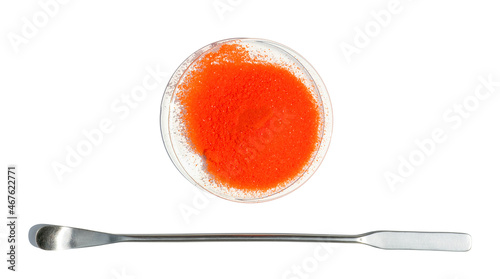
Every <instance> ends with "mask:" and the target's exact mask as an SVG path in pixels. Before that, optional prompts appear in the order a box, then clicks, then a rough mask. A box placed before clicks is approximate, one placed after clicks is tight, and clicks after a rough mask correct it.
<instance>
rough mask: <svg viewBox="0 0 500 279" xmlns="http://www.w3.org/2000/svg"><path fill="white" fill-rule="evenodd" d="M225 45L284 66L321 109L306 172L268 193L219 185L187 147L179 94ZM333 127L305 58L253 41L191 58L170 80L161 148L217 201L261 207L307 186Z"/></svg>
mask: <svg viewBox="0 0 500 279" xmlns="http://www.w3.org/2000/svg"><path fill="white" fill-rule="evenodd" d="M224 44H239V45H242V46H244V47H245V48H246V49H247V50H248V51H249V53H250V55H251V56H256V57H257V56H258V57H261V56H262V54H263V53H265V57H266V60H267V61H268V62H271V63H274V62H276V63H280V65H283V66H284V67H286V68H287V69H288V70H289V71H290V72H292V73H293V74H294V75H296V76H297V77H299V78H300V79H301V80H302V82H303V83H304V84H305V85H306V86H307V87H308V88H309V91H310V92H311V94H312V97H313V98H314V99H315V101H316V102H317V104H318V112H319V116H320V124H319V127H318V140H319V141H318V144H317V147H316V150H315V151H314V153H313V154H312V156H311V159H310V160H309V162H308V163H307V164H306V166H305V167H304V168H303V170H302V171H301V172H300V173H299V174H298V175H297V176H296V177H294V178H293V179H291V180H289V181H288V182H286V183H284V184H283V185H278V186H277V187H275V188H272V189H269V190H266V191H259V190H255V191H247V190H240V189H236V188H232V187H229V186H227V185H224V184H221V183H218V182H216V181H215V180H214V179H212V177H211V175H210V173H208V172H207V171H206V168H205V163H204V158H203V156H200V155H198V154H197V153H195V152H194V151H193V149H192V147H191V146H190V144H189V139H188V138H187V136H186V133H185V132H184V125H183V121H182V117H181V115H182V111H183V108H182V106H181V104H180V102H179V99H178V97H177V95H176V94H178V92H179V90H180V89H179V85H180V84H182V82H183V78H185V76H186V74H187V73H189V72H190V71H193V70H195V66H194V65H195V64H196V61H197V60H199V59H200V58H202V57H204V56H205V54H207V53H210V52H212V51H214V50H216V49H218V48H219V47H220V46H221V45H224ZM332 125H333V115H332V108H331V103H330V98H329V96H328V92H327V90H326V87H325V85H324V84H323V81H322V80H321V78H320V76H319V75H318V73H317V72H316V71H315V70H314V68H313V67H312V66H311V64H309V63H308V62H307V61H306V60H305V59H304V58H303V57H302V56H300V55H299V54H298V53H296V52H295V51H293V50H292V49H290V48H288V47H286V46H284V45H281V44H279V43H276V42H273V41H269V40H263V39H250V38H236V39H226V40H221V41H217V42H214V43H212V44H209V45H207V46H205V47H203V48H201V49H199V50H198V51H196V52H194V53H193V54H191V55H190V56H189V57H188V58H187V59H186V60H185V61H184V62H183V63H182V64H181V65H180V66H179V67H178V68H177V70H176V71H175V72H174V74H173V75H172V77H171V79H170V81H169V83H168V85H167V88H166V89H165V93H164V95H163V100H162V104H161V113H160V126H161V134H162V137H163V143H164V144H165V148H166V149H167V152H168V155H169V156H170V159H171V160H172V162H173V163H174V165H175V166H176V167H177V169H178V170H179V171H180V172H181V173H182V175H184V177H185V178H186V179H187V180H189V181H190V182H191V183H192V184H194V185H196V186H198V187H200V188H201V189H204V190H206V191H208V192H210V193H212V194H214V195H216V196H218V197H221V198H224V199H227V200H231V201H237V202H262V201H268V200H272V199H276V198H278V197H282V196H284V195H286V194H288V193H290V192H292V191H294V190H296V189H297V188H298V187H300V186H301V185H302V184H304V183H305V182H306V181H307V180H308V179H309V178H310V177H311V176H312V175H313V173H314V172H315V171H316V170H317V169H318V167H319V165H320V164H321V162H322V160H323V158H324V156H325V154H326V152H327V150H328V145H329V143H330V139H331V134H332Z"/></svg>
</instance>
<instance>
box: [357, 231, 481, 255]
mask: <svg viewBox="0 0 500 279" xmlns="http://www.w3.org/2000/svg"><path fill="white" fill-rule="evenodd" d="M360 241H361V242H362V243H364V244H367V245H370V246H373V247H377V248H381V249H388V250H426V251H450V252H467V251H469V250H470V249H471V248H472V237H471V236H470V235H469V234H466V233H455V232H400V231H375V232H371V233H368V234H366V235H364V236H363V237H361V239H360Z"/></svg>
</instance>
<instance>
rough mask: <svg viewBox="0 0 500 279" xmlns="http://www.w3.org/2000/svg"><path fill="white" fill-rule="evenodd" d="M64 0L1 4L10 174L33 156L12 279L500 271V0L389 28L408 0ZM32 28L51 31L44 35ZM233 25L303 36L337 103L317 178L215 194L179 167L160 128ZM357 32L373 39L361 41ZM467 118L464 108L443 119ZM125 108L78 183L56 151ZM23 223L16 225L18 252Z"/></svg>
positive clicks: (4, 143)
mask: <svg viewBox="0 0 500 279" xmlns="http://www.w3.org/2000/svg"><path fill="white" fill-rule="evenodd" d="M47 2H50V1H48V0H40V1H3V2H2V4H0V34H1V35H2V36H1V40H0V77H1V80H0V92H1V96H2V97H1V102H0V114H1V118H0V121H1V126H0V127H1V139H0V141H1V145H0V151H1V153H0V161H1V164H0V166H2V168H4V170H5V173H6V167H7V165H8V164H17V166H18V174H19V178H18V182H19V188H18V207H17V213H18V216H19V220H18V222H19V227H18V236H17V237H18V246H19V250H18V266H17V269H18V272H16V273H14V272H10V271H7V263H6V262H5V261H4V260H2V264H1V266H0V267H1V273H0V274H2V275H1V277H2V278H35V277H42V278H45V277H48V276H51V278H108V279H112V278H117V279H124V278H126V279H131V278H195V277H196V278H440V279H465V278H498V277H499V276H500V270H499V269H498V256H497V253H498V251H499V249H500V245H499V243H498V241H496V238H497V236H498V234H499V233H500V225H499V221H498V212H499V209H500V205H499V202H498V187H499V186H500V178H499V176H498V171H499V167H500V161H499V159H498V158H500V145H499V142H500V132H499V123H500V122H499V120H500V109H499V106H500V96H499V95H500V87H499V86H496V87H493V92H492V93H491V94H489V96H487V97H484V96H483V98H482V99H483V100H478V99H477V98H476V97H474V92H475V89H476V88H477V87H481V86H482V85H481V82H480V81H479V79H480V77H483V78H486V79H487V78H488V77H489V76H491V77H490V78H491V79H492V80H494V81H500V63H499V62H500V52H499V51H498V50H499V49H500V36H499V33H498V28H499V27H500V17H499V16H498V11H499V9H500V4H499V3H498V1H428V0H427V1H425V0H421V1H409V0H401V1H400V2H397V3H396V4H394V5H396V6H397V9H396V10H397V11H396V12H395V13H392V14H391V18H390V20H389V19H387V18H386V22H384V25H386V26H381V25H380V23H375V22H376V21H374V20H375V19H374V15H373V14H374V13H375V14H380V13H382V14H384V12H380V11H381V10H384V11H388V10H391V11H392V8H388V5H392V4H389V3H390V1H388V0H377V1H336V2H333V1H324V2H320V1H316V2H314V1H302V2H301V1H273V2H271V1H256V0H254V1H250V0H248V1H246V0H242V1H235V0H233V1H229V2H228V1H226V0H220V1H213V0H205V1H168V2H167V1H135V2H134V3H132V2H131V1H129V2H125V1H68V3H65V4H62V3H60V4H57V6H54V5H52V6H50V7H49V10H48V12H47V8H43V7H42V6H44V5H43V3H47ZM40 3H42V4H40ZM56 3H59V2H56ZM398 3H399V4H398ZM214 5H215V6H217V7H219V9H217V8H215V6H214ZM224 9H226V10H224ZM392 12H394V11H392ZM47 13H50V15H47ZM43 14H45V16H44V15H43ZM34 17H35V19H34ZM45 19H46V22H44V20H45ZM29 24H36V25H35V28H36V29H35V30H28V31H30V32H28V31H26V30H27V29H29V28H28V27H27V26H28V25H29ZM377 26H378V27H377ZM367 27H368V28H371V29H369V30H370V31H369V32H371V33H370V36H371V37H369V41H365V42H364V44H362V43H360V41H355V40H356V38H357V37H356V36H358V37H359V36H362V35H359V33H358V31H357V28H359V30H363V31H361V32H363V33H364V32H366V31H364V30H365V28H367ZM377 28H379V29H377ZM23 30H24V31H25V32H24V34H23ZM26 32H28V33H26ZM231 37H257V38H266V39H270V40H274V41H277V42H280V43H282V44H285V45H287V46H289V47H291V48H292V49H294V50H296V51H297V52H299V53H300V54H302V55H303V56H304V57H305V58H306V59H308V60H309V62H311V64H312V65H314V67H315V68H316V70H317V71H318V72H319V74H320V75H321V76H322V78H323V80H324V82H325V84H326V86H327V88H328V90H329V92H330V96H331V99H332V105H333V111H334V129H333V138H332V142H331V145H330V150H329V151H328V154H327V156H326V158H325V160H324V162H323V164H322V165H321V167H320V168H319V170H318V171H317V172H316V174H315V175H314V176H313V177H312V178H311V179H310V180H309V181H308V182H307V183H306V184H305V185H304V186H302V187H301V188H300V189H298V190H297V191H295V192H293V193H291V194H290V195H288V196H285V197H283V198H280V199H278V200H275V201H271V202H267V203H262V204H239V203H234V202H229V201H225V200H221V199H218V198H215V197H210V198H208V199H207V198H205V197H204V195H202V194H201V192H200V191H199V190H197V188H195V187H194V186H192V185H190V184H189V183H188V181H187V180H186V179H184V178H183V177H182V175H181V174H180V173H179V172H178V171H177V170H176V169H175V167H174V165H173V164H172V163H171V161H170V160H169V158H168V155H167V153H166V151H165V149H164V146H163V143H162V140H161V136H160V127H159V109H160V101H161V97H162V93H163V90H164V88H165V86H166V84H167V82H168V78H169V76H170V75H171V74H172V73H173V71H174V70H175V69H176V67H177V66H178V65H179V64H180V63H181V62H182V61H183V60H184V59H185V58H186V57H187V56H188V55H190V54H191V53H192V52H194V51H195V50H197V49H198V48H201V47H202V46H204V45H206V44H208V43H211V42H213V41H217V40H220V39H224V38H231ZM357 39H359V40H360V38H357ZM365 39H366V38H365ZM347 44H349V45H351V46H352V47H355V48H356V49H357V50H356V53H354V54H352V55H345V54H344V52H343V51H342V47H341V46H344V47H345V46H346V45H347ZM356 44H357V45H356ZM349 60H350V62H349ZM155 68H158V69H159V70H160V71H161V72H163V73H164V74H163V76H161V77H160V78H159V81H158V82H157V83H156V84H155V85H156V86H155V88H154V89H150V90H147V94H146V95H145V96H144V98H143V100H140V101H134V104H133V105H134V106H135V107H134V108H129V113H128V114H126V115H125V112H123V111H122V112H117V111H116V108H115V109H112V106H113V105H115V106H119V107H121V108H122V109H123V110H124V108H123V106H124V103H123V102H122V98H126V97H127V96H131V94H132V92H133V90H135V89H137V88H136V87H137V86H140V85H141V84H142V80H143V79H144V78H145V77H146V76H148V75H149V73H148V70H147V69H155ZM167 76H168V77H167ZM480 89H481V90H482V91H481V90H480V92H482V93H484V94H486V93H488V91H485V89H484V88H480ZM475 98H476V99H475ZM464 100H466V101H467V102H469V104H468V107H469V109H471V110H468V111H465V112H466V113H468V115H467V117H461V118H459V119H460V120H459V119H457V118H456V117H457V115H458V114H456V113H455V112H454V111H453V109H454V105H458V104H463V102H464ZM474 100H476V101H477V102H475V101H474ZM450 109H451V110H452V111H451V112H450V111H449V110H450ZM448 113H449V115H448V116H450V117H451V116H453V117H454V118H453V121H451V120H450V119H448V120H446V119H445V118H443V115H445V114H448ZM106 119H108V120H109V121H111V122H112V131H110V132H109V131H108V133H106V134H104V135H103V139H102V142H100V143H98V144H95V145H92V150H91V151H90V152H88V153H89V154H87V155H86V156H84V157H83V158H82V160H81V161H80V162H77V163H75V164H74V166H73V167H69V168H70V169H71V172H66V173H64V174H63V175H62V177H61V179H58V176H57V175H56V172H55V171H54V169H53V166H54V164H58V163H59V164H66V157H67V156H68V152H69V151H68V150H69V149H73V150H74V149H75V148H76V147H77V145H79V144H82V142H84V141H86V138H85V136H84V132H85V131H92V130H95V129H98V128H99V123H100V122H101V121H103V120H104V121H106ZM458 121H461V122H460V123H459V122H458ZM434 129H442V131H444V133H445V136H446V140H445V141H444V142H442V143H438V144H436V146H435V148H434V150H432V151H433V152H431V153H430V155H425V158H423V159H422V158H417V159H420V161H419V163H421V164H420V165H418V166H416V167H415V168H414V171H413V173H411V174H408V173H406V174H405V175H406V176H407V177H406V178H405V179H404V182H401V183H398V184H396V185H394V187H390V186H389V184H388V183H387V181H386V178H385V177H384V174H385V173H387V172H392V173H394V174H395V175H399V172H398V166H399V164H400V158H406V159H405V160H408V159H409V157H410V155H411V154H417V153H418V152H419V151H418V147H417V145H416V144H415V140H423V139H426V138H429V137H430V136H431V133H432V132H433V130H434ZM415 150H417V151H416V152H417V153H415V152H414V151H415ZM412 152H413V153H412ZM2 173H4V172H2ZM2 177H3V178H2V179H3V180H4V181H5V182H2V184H3V185H6V179H7V178H6V174H5V176H2ZM2 189H4V190H2V191H1V192H2V194H1V197H0V200H1V210H0V211H1V212H2V213H1V216H6V214H7V204H6V202H5V201H6V187H2ZM182 208H184V209H186V208H188V209H189V210H191V211H190V212H191V215H189V216H187V215H183V214H181V210H180V209H182ZM2 218H5V217H2ZM4 220H5V221H2V223H4V222H6V219H4ZM38 223H49V224H50V223H53V224H62V225H69V226H76V227H82V228H89V229H95V230H100V231H106V232H116V233H189V232H308V233H344V234H348V233H362V232H367V231H371V230H379V229H392V230H429V231H458V232H467V233H469V234H471V235H472V237H473V248H472V250H471V251H470V252H467V253H446V252H422V251H385V250H379V249H375V248H371V247H368V246H361V245H348V244H346V245H340V244H331V245H326V246H318V245H317V244H307V243H171V244H169V243H163V244H161V243H160V244H159V243H157V244H137V243H131V244H116V245H110V246H102V247H95V248H87V249H79V250H71V251H61V252H46V251H42V250H39V249H36V248H34V247H32V246H31V245H30V244H29V242H28V237H27V234H28V230H29V228H30V227H31V226H32V225H35V224H38ZM7 236H8V234H7V227H6V226H5V225H2V226H0V249H1V253H2V255H4V256H2V257H0V258H2V259H3V258H4V257H6V255H5V253H7V243H6V238H7ZM298 269H300V270H302V273H300V272H297V270H298Z"/></svg>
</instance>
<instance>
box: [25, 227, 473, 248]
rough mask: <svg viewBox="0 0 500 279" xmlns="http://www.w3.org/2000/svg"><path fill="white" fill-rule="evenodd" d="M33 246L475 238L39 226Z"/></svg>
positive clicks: (448, 244)
mask: <svg viewBox="0 0 500 279" xmlns="http://www.w3.org/2000/svg"><path fill="white" fill-rule="evenodd" d="M29 238H30V242H31V244H33V245H34V246H35V247H38V248H41V249H44V250H66V249H73V248H82V247H91V246H98V245H104V244H111V243H117V242H186V241H290V242H335V243H360V244H366V245H369V246H372V247H377V248H381V249H389V250H432V251H455V252H466V251H469V250H470V248H471V236H470V235H468V234H466V233H454V232H404V231H374V232H369V233H364V234H359V235H333V234H267V233H256V234H250V233H248V234H246V233H244V234H163V235H153V234H145V235H136V234H109V233H103V232H96V231H90V230H84V229H77V228H72V227H64V226H56V225H44V224H40V225H35V226H33V227H32V228H31V229H30V235H29Z"/></svg>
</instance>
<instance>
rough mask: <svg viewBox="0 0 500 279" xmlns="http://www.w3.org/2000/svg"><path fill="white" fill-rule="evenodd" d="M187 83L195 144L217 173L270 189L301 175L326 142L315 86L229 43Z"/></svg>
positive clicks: (184, 97)
mask: <svg viewBox="0 0 500 279" xmlns="http://www.w3.org/2000/svg"><path fill="white" fill-rule="evenodd" d="M195 69H196V70H194V71H191V72H190V73H188V74H187V76H186V77H185V79H184V82H183V83H182V84H181V85H180V87H179V94H178V99H179V102H180V104H181V106H182V107H183V114H182V116H181V118H182V121H183V123H184V125H185V133H186V136H187V137H188V139H189V143H190V145H191V147H192V149H193V150H194V152H196V153H197V154H199V155H200V156H203V157H204V159H205V164H206V170H207V171H208V173H210V175H211V176H212V178H213V179H214V180H215V181H217V182H220V183H222V184H225V185H227V186H229V187H232V188H237V189H241V190H263V191H265V190H268V189H271V188H274V187H277V186H279V185H283V184H284V183H286V182H288V181H290V180H291V179H294V178H296V177H297V176H298V175H299V174H301V173H302V172H303V171H304V168H305V167H306V166H307V165H308V163H309V162H310V160H311V159H312V156H313V155H314V153H315V151H316V149H317V148H318V146H319V141H320V139H319V135H318V129H319V125H320V123H321V122H320V114H319V108H318V104H317V102H316V101H315V100H314V98H313V96H312V93H311V92H310V89H309V88H308V87H307V86H306V85H304V83H303V82H302V81H301V79H300V78H298V77H296V76H295V75H294V74H293V73H291V72H290V71H289V70H288V69H286V68H285V67H283V66H280V65H278V64H273V63H271V62H265V61H263V59H257V58H251V57H250V55H249V53H248V50H246V49H245V47H244V46H242V45H238V44H224V45H222V46H221V47H220V48H219V49H218V50H216V51H212V52H210V53H208V54H206V55H205V56H203V57H202V58H201V59H199V60H198V61H197V62H196V64H195Z"/></svg>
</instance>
